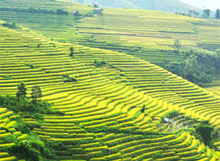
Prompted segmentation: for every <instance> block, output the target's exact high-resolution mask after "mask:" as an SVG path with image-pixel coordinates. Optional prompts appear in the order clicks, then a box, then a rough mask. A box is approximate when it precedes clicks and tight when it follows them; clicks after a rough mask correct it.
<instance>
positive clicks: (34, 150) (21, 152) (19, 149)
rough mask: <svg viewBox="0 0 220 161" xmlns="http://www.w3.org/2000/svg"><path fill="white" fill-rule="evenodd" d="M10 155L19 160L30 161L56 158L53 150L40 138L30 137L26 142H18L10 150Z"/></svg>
mask: <svg viewBox="0 0 220 161" xmlns="http://www.w3.org/2000/svg"><path fill="white" fill-rule="evenodd" d="M9 151H10V154H12V155H15V156H16V157H17V158H18V159H25V160H29V161H40V160H43V158H47V160H48V159H52V158H53V157H54V156H55V153H54V151H53V149H51V148H50V147H47V146H46V145H45V143H44V142H43V141H41V140H40V139H39V137H37V136H35V135H33V134H32V135H29V136H28V138H27V139H26V140H24V141H21V142H18V143H17V144H16V145H15V146H13V147H11V148H10V149H9Z"/></svg>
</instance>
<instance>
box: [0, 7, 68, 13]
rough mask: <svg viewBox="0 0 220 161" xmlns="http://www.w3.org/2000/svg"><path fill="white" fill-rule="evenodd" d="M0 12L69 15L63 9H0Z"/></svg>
mask: <svg viewBox="0 0 220 161" xmlns="http://www.w3.org/2000/svg"><path fill="white" fill-rule="evenodd" d="M0 11H15V12H28V13H42V14H59V15H69V13H68V11H66V10H65V9H57V10H49V9H42V8H6V7H4V8H0Z"/></svg>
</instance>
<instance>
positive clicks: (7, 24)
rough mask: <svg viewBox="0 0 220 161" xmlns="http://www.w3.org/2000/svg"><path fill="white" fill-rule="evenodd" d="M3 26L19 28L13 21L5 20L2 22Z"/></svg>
mask: <svg viewBox="0 0 220 161" xmlns="http://www.w3.org/2000/svg"><path fill="white" fill-rule="evenodd" d="M3 26H4V27H8V28H11V29H18V28H19V27H18V26H17V25H16V23H15V22H6V23H3Z"/></svg>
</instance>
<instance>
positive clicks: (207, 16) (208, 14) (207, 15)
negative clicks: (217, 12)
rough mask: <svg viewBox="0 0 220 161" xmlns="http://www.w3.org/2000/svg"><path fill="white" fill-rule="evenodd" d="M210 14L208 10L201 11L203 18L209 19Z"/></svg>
mask: <svg viewBox="0 0 220 161" xmlns="http://www.w3.org/2000/svg"><path fill="white" fill-rule="evenodd" d="M210 13H211V11H210V9H205V10H203V17H205V18H209V17H210Z"/></svg>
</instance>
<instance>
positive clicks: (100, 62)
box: [94, 60, 106, 67]
mask: <svg viewBox="0 0 220 161" xmlns="http://www.w3.org/2000/svg"><path fill="white" fill-rule="evenodd" d="M94 65H95V66H96V67H100V66H103V65H106V62H105V61H104V60H94Z"/></svg>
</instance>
